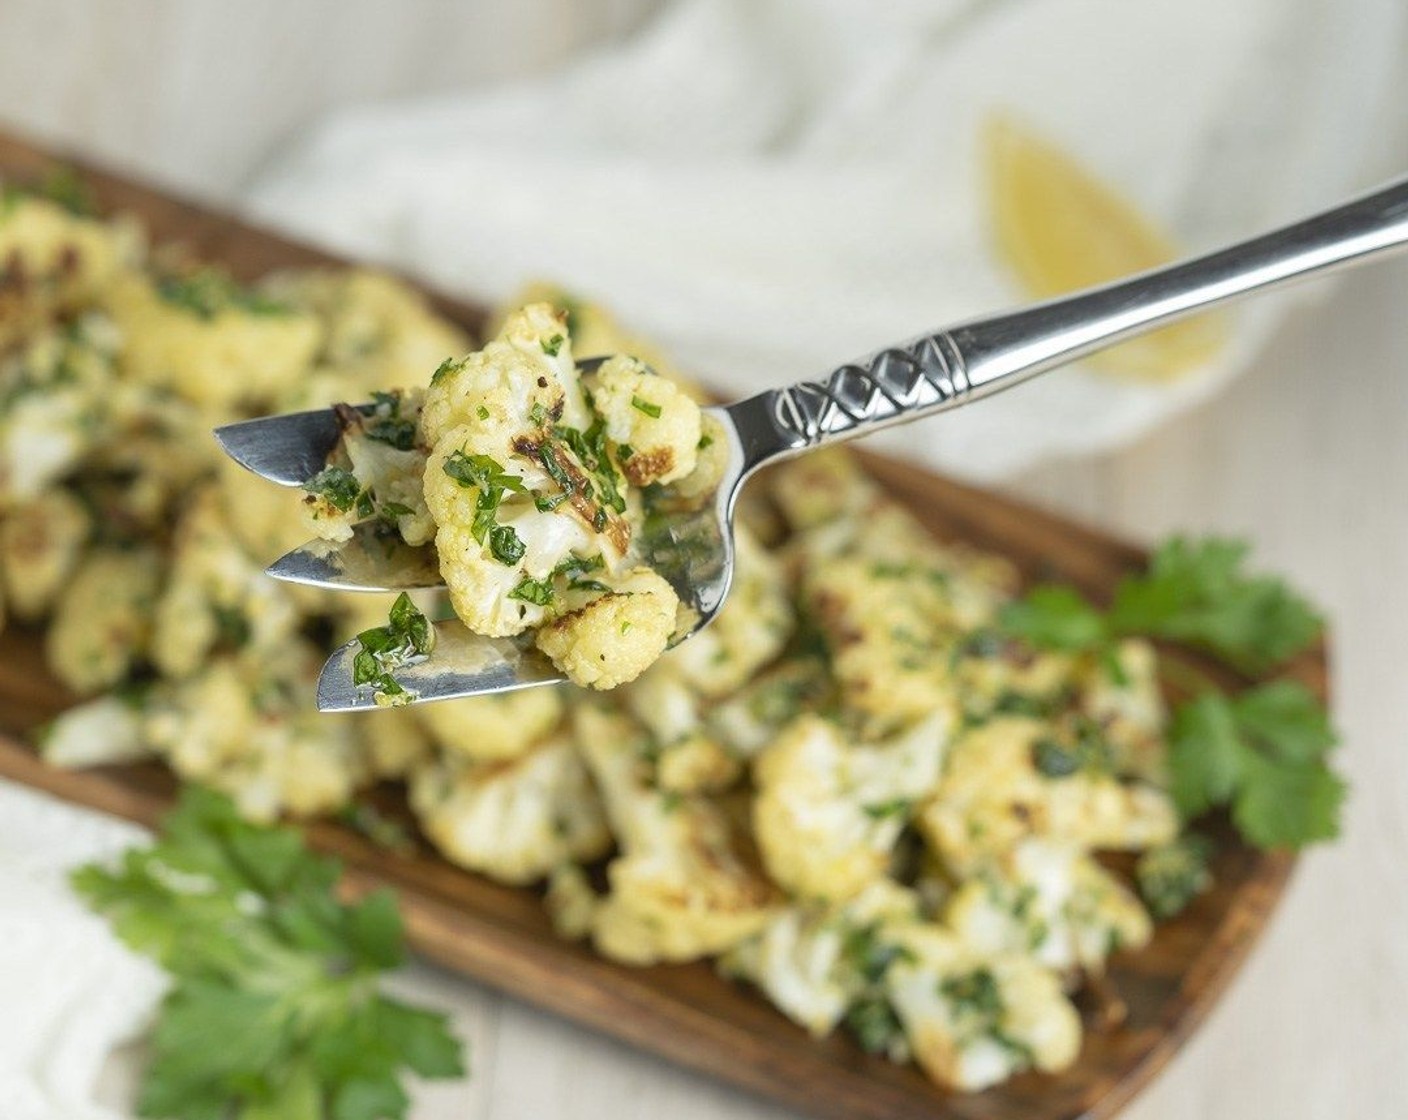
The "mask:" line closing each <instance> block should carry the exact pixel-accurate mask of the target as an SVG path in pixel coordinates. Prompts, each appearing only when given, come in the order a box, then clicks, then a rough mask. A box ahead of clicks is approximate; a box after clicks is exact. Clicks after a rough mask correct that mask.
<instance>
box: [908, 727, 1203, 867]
mask: <svg viewBox="0 0 1408 1120" xmlns="http://www.w3.org/2000/svg"><path fill="white" fill-rule="evenodd" d="M1076 749H1077V748H1076V745H1075V744H1069V743H1065V742H1062V741H1061V740H1059V739H1057V738H1056V737H1055V734H1054V729H1053V728H1052V726H1051V725H1049V724H1046V723H1043V722H1041V721H1039V720H1033V719H1026V718H1022V717H1018V716H1007V717H1002V718H999V719H994V720H992V721H991V722H989V723H986V724H983V725H981V726H979V727H976V728H973V729H971V730H969V731H966V732H965V733H963V734H962V735H960V736H958V737H957V738H956V739H955V740H954V741H953V743H952V744H951V745H950V747H949V752H948V759H947V762H946V764H945V767H944V776H943V779H942V780H941V781H940V783H939V788H938V791H937V792H936V794H935V796H934V797H932V798H931V799H930V800H929V801H928V802H927V803H926V804H925V805H924V806H923V808H922V809H921V810H920V812H919V815H918V818H917V823H918V825H919V828H920V830H921V831H922V832H923V833H924V835H925V836H926V838H927V839H928V840H929V841H930V843H932V844H933V845H934V846H935V847H936V848H937V849H938V851H939V852H940V854H941V855H942V856H943V857H944V859H945V861H946V862H947V863H948V864H949V866H950V867H951V868H952V869H953V870H955V871H956V872H958V873H959V874H967V873H969V872H971V871H973V870H975V869H978V868H980V867H981V866H982V865H983V864H984V862H985V861H986V860H987V859H988V858H989V857H991V856H993V855H997V854H1000V853H1002V852H1005V851H1008V850H1010V849H1011V848H1013V847H1015V846H1016V845H1017V844H1018V843H1019V842H1021V841H1023V840H1025V839H1028V838H1030V837H1038V838H1042V839H1046V840H1049V841H1051V842H1053V843H1060V844H1068V845H1074V846H1076V847H1080V848H1086V849H1091V848H1144V847H1148V846H1150V845H1152V844H1158V843H1162V842H1164V841H1167V840H1169V839H1172V837H1173V836H1174V835H1175V834H1176V833H1177V831H1178V818H1177V814H1176V812H1175V811H1174V808H1173V803H1172V802H1171V801H1170V800H1169V798H1168V796H1167V795H1166V794H1165V793H1163V792H1162V791H1160V790H1158V789H1156V788H1154V787H1153V786H1150V785H1146V784H1143V783H1138V782H1130V783H1126V782H1122V781H1120V780H1119V779H1118V778H1116V777H1115V776H1114V775H1113V774H1111V773H1109V772H1107V771H1105V770H1103V769H1101V768H1100V767H1099V765H1098V764H1095V765H1086V764H1085V763H1084V761H1082V760H1081V758H1080V756H1079V755H1078V754H1075V753H1073V751H1075V750H1076ZM1072 760H1074V761H1072Z"/></svg>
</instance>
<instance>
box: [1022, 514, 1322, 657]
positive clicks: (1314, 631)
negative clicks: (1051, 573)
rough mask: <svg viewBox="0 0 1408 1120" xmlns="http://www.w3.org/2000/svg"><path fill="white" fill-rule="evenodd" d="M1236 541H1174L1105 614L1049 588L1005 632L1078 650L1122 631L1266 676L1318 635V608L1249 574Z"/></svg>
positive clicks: (1100, 645)
mask: <svg viewBox="0 0 1408 1120" xmlns="http://www.w3.org/2000/svg"><path fill="white" fill-rule="evenodd" d="M1247 551H1248V549H1247V546H1246V545H1245V544H1243V543H1242V542H1240V541H1231V540H1223V539H1220V538H1215V537H1214V538H1208V539H1205V540H1201V541H1189V540H1186V539H1184V538H1181V537H1180V538H1175V539H1173V540H1171V541H1169V542H1168V543H1167V544H1165V545H1163V547H1161V548H1160V549H1159V550H1158V551H1157V552H1155V553H1154V555H1153V557H1152V558H1151V559H1150V563H1149V570H1148V571H1147V572H1146V573H1145V574H1143V575H1139V576H1129V577H1127V578H1126V579H1124V580H1123V581H1121V583H1120V585H1119V587H1118V588H1117V589H1116V591H1115V597H1114V601H1113V602H1112V603H1111V604H1110V609H1109V610H1108V611H1104V612H1102V611H1100V610H1098V609H1097V608H1095V607H1094V606H1092V605H1091V604H1090V603H1089V602H1087V601H1086V600H1085V599H1084V598H1083V597H1082V596H1081V595H1080V593H1079V592H1077V591H1075V590H1074V589H1073V588H1070V587H1067V586H1061V585H1047V586H1042V587H1037V588H1035V589H1034V590H1033V591H1032V592H1031V594H1029V595H1028V596H1027V597H1026V598H1025V599H1022V600H1018V601H1017V602H1015V603H1012V604H1010V605H1009V606H1008V608H1007V609H1006V610H1005V611H1003V614H1002V619H1001V623H1002V627H1003V629H1004V630H1006V631H1007V633H1009V634H1011V635H1014V636H1016V637H1022V638H1026V639H1028V640H1029V641H1031V642H1032V644H1033V645H1038V646H1044V647H1046V648H1051V649H1063V650H1070V651H1074V652H1089V651H1096V650H1101V649H1104V648H1107V647H1109V646H1110V645H1112V644H1113V643H1114V642H1115V641H1117V640H1118V639H1120V638H1122V637H1128V636H1132V635H1139V636H1143V637H1150V638H1165V639H1168V640H1169V641H1175V642H1184V643H1187V644H1189V645H1194V646H1199V647H1201V648H1204V649H1207V650H1209V651H1211V652H1212V653H1214V654H1216V655H1217V656H1218V657H1220V658H1221V659H1223V660H1224V661H1226V662H1227V663H1228V664H1230V665H1232V666H1234V667H1235V668H1238V669H1241V670H1244V671H1245V672H1249V673H1260V672H1265V671H1266V670H1268V669H1272V668H1274V667H1276V666H1277V665H1280V664H1282V663H1283V662H1285V661H1287V660H1288V659H1290V658H1291V657H1293V656H1295V654H1297V653H1299V652H1300V651H1301V650H1303V649H1305V648H1306V647H1307V646H1308V645H1310V643H1311V642H1313V641H1314V640H1315V638H1316V637H1317V636H1318V635H1319V633H1320V630H1321V626H1322V622H1321V619H1320V616H1319V614H1318V613H1316V611H1315V609H1314V608H1313V607H1312V606H1311V605H1310V604H1309V603H1307V602H1306V601H1305V600H1304V599H1303V598H1301V597H1300V596H1299V595H1297V594H1296V593H1295V592H1294V591H1292V590H1291V589H1290V588H1289V587H1287V586H1286V584H1285V583H1284V582H1282V581H1281V580H1279V579H1277V578H1275V577H1274V576H1266V575H1251V574H1249V573H1248V572H1247V571H1246V570H1245V564H1244V562H1245V560H1246V556H1247Z"/></svg>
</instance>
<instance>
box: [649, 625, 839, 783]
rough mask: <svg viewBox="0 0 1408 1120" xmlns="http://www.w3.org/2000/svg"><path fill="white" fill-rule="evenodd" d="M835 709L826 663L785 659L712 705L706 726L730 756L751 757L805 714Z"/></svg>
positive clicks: (805, 657) (816, 659) (815, 658)
mask: <svg viewBox="0 0 1408 1120" xmlns="http://www.w3.org/2000/svg"><path fill="white" fill-rule="evenodd" d="M724 609H725V610H727V609H728V608H727V607H725V608H724ZM694 640H695V639H694V638H691V639H690V641H694ZM665 660H668V655H667V657H666V658H665ZM835 707H836V705H835V685H834V683H833V682H832V679H831V676H830V674H829V673H828V672H827V670H826V664H825V662H824V661H823V660H822V659H821V658H820V657H819V656H814V655H810V654H808V655H802V656H795V657H786V658H783V659H782V660H781V661H779V662H778V663H777V664H776V665H774V666H772V667H771V668H770V669H768V670H766V671H765V672H763V673H761V674H759V675H758V676H757V677H755V678H754V679H753V680H751V681H749V682H748V684H746V685H744V686H743V687H742V688H741V689H739V691H738V692H736V693H734V694H733V695H732V696H730V697H729V698H728V699H726V700H724V701H723V703H721V704H716V705H713V706H711V707H710V708H709V711H708V715H707V718H706V720H705V725H706V726H707V728H708V729H709V732H710V733H711V734H712V735H713V736H715V737H716V738H717V739H718V740H719V742H720V743H722V744H724V745H725V746H726V747H727V748H728V750H729V752H730V753H732V754H734V755H737V756H739V757H740V758H753V757H755V756H756V755H757V754H758V753H759V752H760V751H762V750H763V749H764V748H765V747H767V746H768V745H769V744H771V743H772V741H773V740H774V739H776V738H777V736H778V735H779V734H780V733H781V731H782V729H783V728H784V727H786V726H787V725H788V724H789V723H791V722H792V721H793V720H794V719H796V718H797V716H799V715H801V714H802V713H803V712H804V711H813V712H828V711H834V709H835Z"/></svg>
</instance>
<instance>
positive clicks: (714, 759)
mask: <svg viewBox="0 0 1408 1120" xmlns="http://www.w3.org/2000/svg"><path fill="white" fill-rule="evenodd" d="M620 697H621V701H622V703H623V704H624V705H625V707H626V710H627V711H629V712H630V713H631V714H632V715H633V716H635V718H636V719H637V720H638V721H639V722H640V723H641V725H642V726H644V727H645V728H646V729H647V730H648V731H649V732H650V735H651V738H652V740H653V743H652V752H653V754H654V757H655V784H656V785H657V786H659V787H660V788H661V789H664V790H672V791H674V792H676V793H714V792H717V791H719V790H723V789H727V788H728V787H729V786H731V785H733V784H734V783H735V782H736V781H737V780H738V779H739V778H740V777H741V776H742V773H743V764H742V762H741V761H740V760H739V759H738V758H737V757H736V756H735V755H733V754H731V753H730V752H729V751H728V750H726V749H725V748H724V746H723V745H722V744H721V743H719V742H718V741H717V740H716V739H714V738H712V737H711V736H710V735H709V734H708V733H707V732H706V731H705V728H704V719H703V713H702V712H701V710H700V709H701V707H702V706H703V702H702V698H701V697H700V696H699V695H698V693H696V692H695V691H694V689H692V688H690V686H689V683H688V682H687V681H686V680H685V679H684V678H683V677H682V676H681V675H680V674H679V672H678V670H677V669H676V666H675V664H674V662H673V661H672V659H671V658H670V657H669V656H666V657H662V658H661V659H660V660H659V661H657V662H656V663H655V664H654V665H652V666H651V667H650V668H649V669H647V670H646V671H645V672H644V673H642V674H641V676H640V677H639V678H637V679H636V680H634V681H632V682H631V683H630V684H629V685H627V686H626V687H625V688H623V689H622V690H621V693H620Z"/></svg>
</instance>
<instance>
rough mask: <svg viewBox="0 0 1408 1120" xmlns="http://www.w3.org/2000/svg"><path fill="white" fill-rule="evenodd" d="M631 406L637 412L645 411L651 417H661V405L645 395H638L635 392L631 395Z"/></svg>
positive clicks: (655, 418)
mask: <svg viewBox="0 0 1408 1120" xmlns="http://www.w3.org/2000/svg"><path fill="white" fill-rule="evenodd" d="M631 407H632V408H634V409H635V410H636V411H637V412H643V413H645V414H646V415H647V416H649V417H651V418H652V419H654V420H659V419H660V412H661V409H660V406H659V405H658V404H655V403H654V402H652V401H648V400H646V399H645V398H643V397H637V396H635V395H634V394H633V395H632V396H631Z"/></svg>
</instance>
